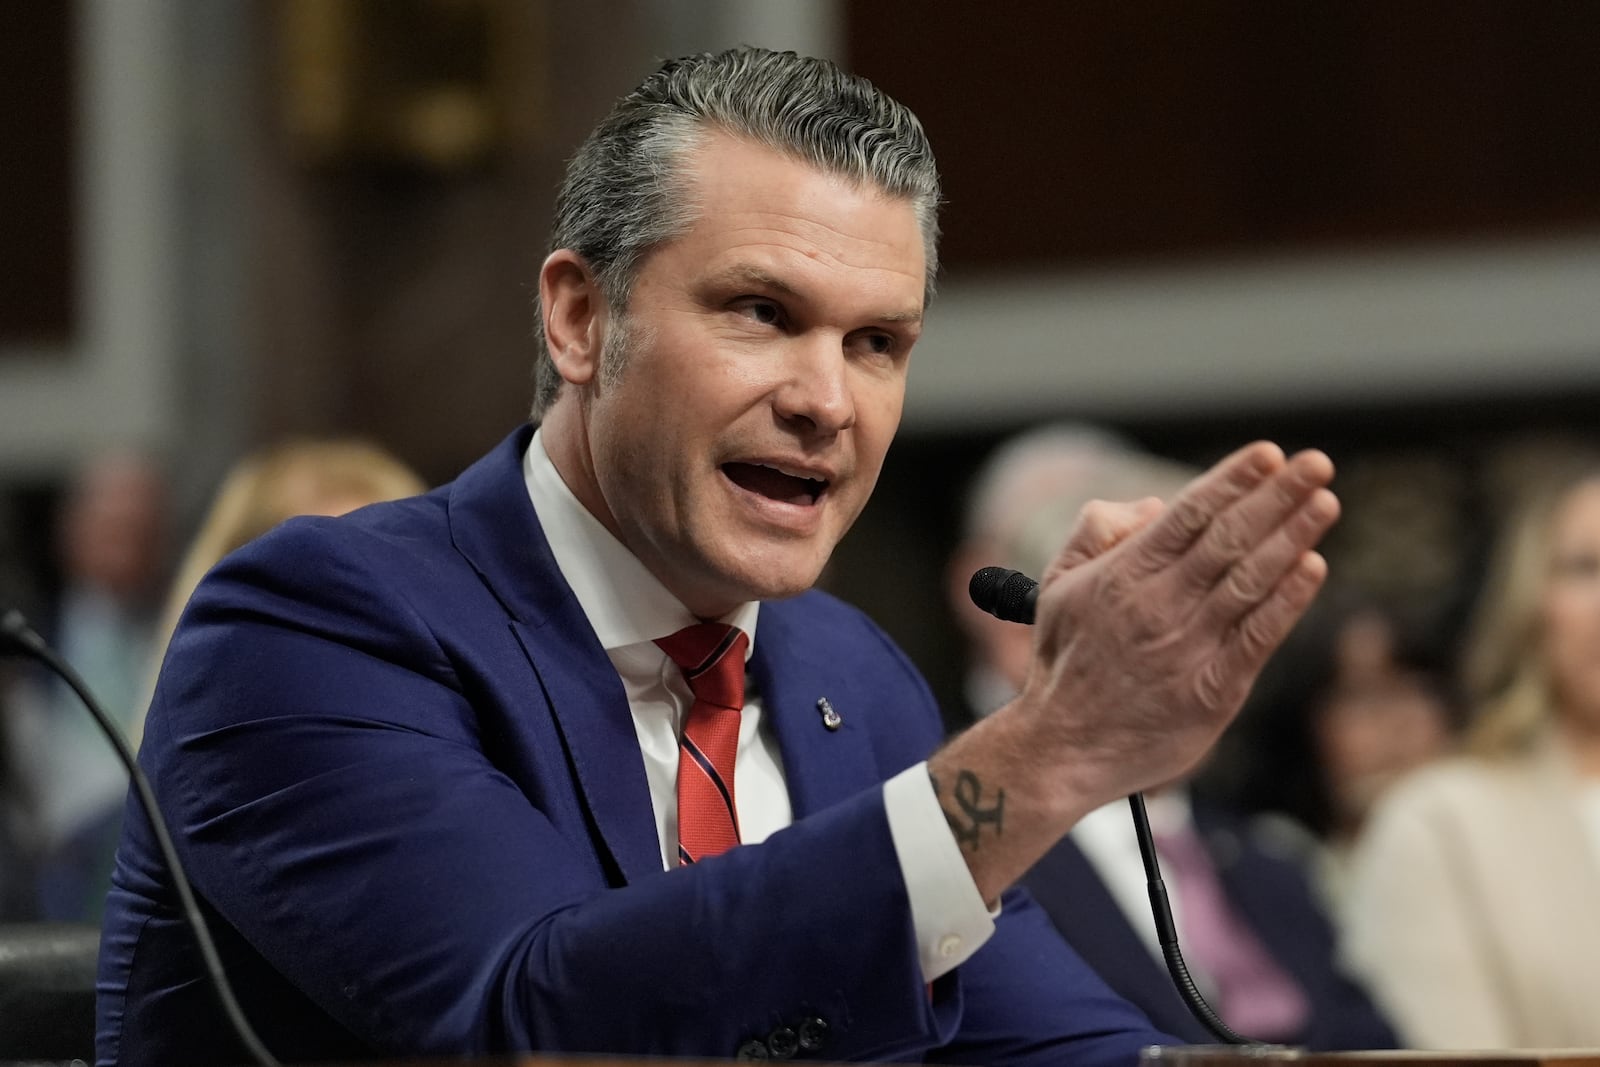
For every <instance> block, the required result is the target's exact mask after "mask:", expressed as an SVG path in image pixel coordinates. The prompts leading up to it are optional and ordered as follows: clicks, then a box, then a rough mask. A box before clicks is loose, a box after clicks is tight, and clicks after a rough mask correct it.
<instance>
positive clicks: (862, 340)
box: [851, 330, 907, 361]
mask: <svg viewBox="0 0 1600 1067" xmlns="http://www.w3.org/2000/svg"><path fill="white" fill-rule="evenodd" d="M851 343H852V344H853V345H854V347H855V349H856V351H857V352H859V353H861V354H862V355H864V356H867V357H869V358H871V359H873V360H876V361H886V360H894V359H896V358H897V357H898V356H899V355H900V354H901V353H902V352H904V351H905V349H906V347H907V346H906V345H904V344H903V343H902V342H901V340H900V338H898V337H896V336H895V335H894V334H892V333H885V332H883V331H882V330H863V331H861V332H860V333H858V334H856V335H855V336H854V337H852V338H851Z"/></svg>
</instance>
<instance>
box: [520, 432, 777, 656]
mask: <svg viewBox="0 0 1600 1067" xmlns="http://www.w3.org/2000/svg"><path fill="white" fill-rule="evenodd" d="M522 476H523V481H524V482H525V483H526V484H527V488H528V497H529V499H531V500H532V501H533V510H534V511H535V512H536V513H538V516H539V524H540V525H541V526H543V527H544V535H545V538H546V539H547V540H548V541H549V542H550V553H551V555H553V556H554V557H555V560H556V566H557V567H559V568H561V574H562V576H563V577H565V578H566V580H567V584H568V585H570V586H571V587H572V592H573V595H574V596H576V597H577V598H578V606H579V607H581V608H582V609H583V613H584V614H585V615H587V616H588V617H589V624H590V625H591V626H593V627H594V632H595V636H597V637H598V638H599V639H600V645H601V647H602V648H604V649H605V650H606V651H608V652H610V651H612V650H614V649H618V648H623V647H626V646H628V645H637V644H642V643H644V642H649V641H654V640H655V639H656V638H658V637H665V636H666V635H668V634H671V633H676V632H677V631H678V630H681V629H683V628H684V627H685V626H689V625H691V624H693V623H695V622H698V621H699V620H698V619H696V618H695V617H694V616H693V615H692V614H690V612H689V609H688V608H686V607H684V606H683V604H682V603H681V602H680V601H679V600H678V598H677V597H675V596H673V595H672V594H671V593H670V592H668V591H667V587H666V586H664V585H662V584H661V582H660V581H659V580H658V579H657V578H656V576H655V575H653V574H651V573H650V571H649V569H648V568H646V567H645V565H644V564H643V563H641V562H639V558H638V557H637V556H635V555H634V554H633V553H632V552H630V551H628V549H627V546H625V545H624V544H623V543H622V542H621V541H618V540H617V539H616V538H615V537H613V536H612V534H611V531H610V530H607V529H606V528H605V527H604V526H603V525H601V523H600V520H599V519H597V518H595V517H594V516H593V515H591V514H590V513H589V510H588V509H587V508H585V507H584V506H583V505H582V504H581V503H580V502H579V501H578V498H577V497H576V496H574V495H573V493H572V490H571V489H569V488H568V487H567V483H566V482H565V481H563V480H562V478H561V474H560V472H558V471H557V470H556V466H555V464H554V463H552V462H551V461H550V454H549V453H548V452H546V451H545V447H544V438H543V431H541V430H535V431H534V434H533V440H532V441H530V442H529V443H528V450H527V452H525V453H524V454H523V457H522ZM760 608H761V603H760V601H755V600H752V601H749V602H747V603H744V604H741V605H739V606H738V607H737V608H735V609H734V610H732V611H730V612H729V613H728V614H726V615H724V616H722V618H721V619H720V620H719V621H721V622H725V623H727V624H729V625H730V626H737V627H738V628H739V629H741V630H743V631H744V632H745V634H746V635H747V636H748V637H749V648H748V649H747V650H746V652H745V656H746V658H747V659H748V658H749V655H750V652H751V651H753V650H754V648H755V642H756V616H757V615H758V614H759V613H760Z"/></svg>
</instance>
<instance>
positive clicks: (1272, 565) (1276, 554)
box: [1202, 488, 1339, 627]
mask: <svg viewBox="0 0 1600 1067" xmlns="http://www.w3.org/2000/svg"><path fill="white" fill-rule="evenodd" d="M1338 518H1339V498H1338V497H1336V496H1334V495H1333V493H1331V492H1329V491H1328V490H1327V489H1321V488H1318V489H1313V490H1312V491H1311V493H1310V495H1309V496H1307V497H1306V498H1305V499H1304V500H1302V501H1300V503H1299V506H1298V507H1296V508H1295V509H1294V510H1293V511H1291V512H1289V514H1288V515H1286V516H1285V517H1284V518H1283V520H1282V522H1280V523H1279V524H1278V525H1277V526H1276V527H1275V528H1274V529H1272V530H1271V531H1270V532H1269V533H1268V534H1267V536H1266V538H1265V539H1263V540H1262V541H1261V543H1260V544H1258V545H1256V546H1255V547H1254V548H1252V549H1250V551H1249V552H1248V553H1247V554H1246V555H1244V556H1243V557H1241V558H1239V559H1237V560H1235V561H1234V562H1233V564H1232V565H1231V566H1229V567H1228V568H1227V570H1225V571H1224V572H1223V573H1222V575H1221V577H1220V578H1219V580H1218V581H1217V582H1216V584H1215V585H1214V586H1212V587H1211V589H1210V590H1209V591H1208V592H1207V594H1206V599H1205V601H1204V604H1203V605H1202V613H1203V614H1202V618H1203V619H1204V621H1205V622H1206V623H1207V624H1209V625H1212V626H1217V627H1227V626H1231V625H1232V624H1233V623H1234V621H1235V620H1236V619H1238V618H1240V617H1241V616H1243V615H1245V614H1246V613H1248V612H1250V611H1252V610H1254V608H1255V607H1256V605H1257V604H1259V603H1261V602H1262V601H1263V600H1265V599H1266V598H1267V597H1268V596H1269V595H1270V594H1271V593H1272V591H1273V590H1274V589H1275V588H1276V586H1277V585H1278V583H1279V582H1281V581H1282V580H1283V578H1284V576H1285V575H1287V574H1288V573H1289V572H1290V570H1291V569H1292V568H1293V567H1294V566H1295V565H1296V564H1297V563H1298V562H1299V561H1300V559H1301V557H1302V556H1304V555H1305V553H1306V552H1307V551H1308V550H1309V549H1311V548H1312V547H1313V546H1314V545H1316V544H1317V542H1319V541H1321V540H1322V536H1323V535H1324V534H1325V533H1327V532H1328V529H1329V528H1330V527H1331V526H1332V525H1333V524H1334V522H1336V521H1337V520H1338Z"/></svg>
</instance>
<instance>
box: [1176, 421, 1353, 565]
mask: <svg viewBox="0 0 1600 1067" xmlns="http://www.w3.org/2000/svg"><path fill="white" fill-rule="evenodd" d="M1332 479H1333V462H1332V461H1331V460H1330V459H1328V457H1327V456H1326V455H1324V454H1323V453H1321V452H1316V451H1308V452H1300V453H1297V454H1296V455H1294V456H1293V457H1292V458H1291V459H1289V460H1288V461H1287V462H1286V463H1285V464H1284V466H1283V469H1282V470H1280V471H1278V472H1277V473H1276V474H1274V475H1273V476H1272V477H1270V478H1268V479H1267V480H1266V481H1264V482H1262V483H1261V485H1259V486H1257V487H1256V488H1255V489H1254V490H1253V491H1252V492H1250V493H1249V494H1247V495H1246V496H1244V497H1242V498H1241V499H1239V500H1238V501H1236V502H1235V503H1234V504H1233V505H1232V506H1230V507H1229V508H1227V509H1226V510H1224V511H1222V512H1221V513H1220V514H1218V515H1217V516H1216V518H1214V519H1213V520H1212V522H1211V524H1210V525H1209V526H1208V527H1206V530H1205V532H1204V533H1203V534H1201V535H1200V537H1199V538H1198V539H1197V540H1196V541H1195V544H1194V546H1193V548H1191V549H1190V551H1189V552H1188V554H1187V555H1186V556H1185V558H1184V560H1183V565H1182V566H1183V576H1184V580H1185V583H1186V584H1187V585H1188V586H1189V588H1191V589H1192V590H1194V591H1196V592H1201V591H1204V590H1206V589H1209V588H1211V586H1213V585H1215V584H1216V583H1217V582H1218V581H1220V580H1222V578H1223V577H1224V576H1225V575H1226V574H1228V573H1229V572H1230V570H1231V569H1233V568H1235V567H1237V566H1238V565H1239V564H1240V562H1241V561H1243V560H1245V559H1247V558H1249V557H1250V556H1251V554H1253V553H1254V552H1256V551H1257V549H1258V548H1259V547H1260V546H1261V545H1262V544H1263V543H1264V542H1266V541H1268V540H1269V539H1271V538H1273V537H1274V536H1277V535H1278V533H1279V532H1280V529H1281V528H1282V527H1283V526H1284V524H1285V523H1287V522H1289V520H1290V519H1291V517H1293V516H1295V515H1297V514H1298V513H1299V512H1300V511H1301V509H1303V508H1304V507H1305V505H1306V503H1307V501H1308V500H1309V499H1310V498H1311V497H1312V496H1314V495H1315V494H1317V493H1319V492H1322V493H1326V489H1325V488H1324V487H1325V486H1326V485H1327V484H1328V483H1329V482H1330V481H1332ZM1329 496H1330V497H1331V494H1329ZM1330 502H1331V501H1330ZM1331 503H1333V506H1334V512H1333V515H1332V516H1329V517H1328V521H1329V522H1330V523H1331V521H1332V519H1333V518H1336V517H1337V515H1338V511H1337V502H1331ZM1301 526H1302V527H1304V528H1305V529H1304V532H1306V533H1308V534H1310V539H1309V540H1302V541H1301V543H1300V544H1299V547H1300V548H1301V549H1305V548H1310V547H1311V546H1312V545H1313V544H1315V543H1316V538H1318V537H1320V536H1321V535H1322V530H1323V529H1326V526H1325V525H1324V526H1323V527H1321V528H1318V529H1312V528H1310V527H1308V526H1307V525H1306V524H1304V523H1302V524H1301ZM1287 563H1288V561H1287V560H1285V561H1284V564H1285V566H1286V565H1287ZM1270 577H1271V578H1272V579H1273V580H1276V575H1272V576H1270ZM1264 591H1265V590H1263V592H1264Z"/></svg>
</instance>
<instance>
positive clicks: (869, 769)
mask: <svg viewBox="0 0 1600 1067" xmlns="http://www.w3.org/2000/svg"><path fill="white" fill-rule="evenodd" d="M815 647H816V646H815V642H807V641H806V640H804V635H803V634H801V633H799V632H797V630H796V626H795V623H794V620H793V619H792V618H791V616H790V615H789V614H788V613H786V612H784V611H783V610H782V609H781V605H772V604H764V605H763V606H762V608H761V625H760V629H759V630H758V631H757V633H756V647H755V652H754V654H753V655H752V656H751V664H750V670H751V675H752V677H753V678H754V679H755V683H756V685H757V687H758V691H759V692H760V694H761V702H762V707H763V708H764V713H765V714H766V715H767V716H768V717H769V720H770V722H771V724H772V730H773V735H774V736H775V737H776V738H777V741H778V751H779V753H780V754H781V755H782V757H783V773H784V778H785V780H786V782H787V784H788V790H789V803H790V804H791V805H792V806H793V808H794V817H795V818H796V819H799V818H803V817H804V816H806V815H810V814H812V813H813V812H816V811H818V810H820V809H822V808H826V807H828V806H829V805H831V804H835V803H838V802H839V801H841V800H844V799H846V798H847V797H850V796H853V795H855V794H856V793H859V792H861V791H862V790H863V789H866V788H868V787H870V786H872V785H875V784H877V783H878V782H879V781H880V780H881V779H882V777H883V776H882V774H880V773H879V769H878V766H877V763H876V761H875V759H874V757H873V752H872V746H871V743H870V741H869V739H868V733H867V728H866V716H867V715H868V714H869V713H870V711H871V709H869V708H866V707H863V706H861V705H859V704H858V703H857V702H856V699H855V698H856V695H857V690H856V689H855V688H854V687H853V686H852V685H851V684H850V679H849V678H848V677H845V674H846V673H847V672H842V671H841V670H840V669H839V666H838V664H832V663H824V662H822V661H821V660H820V659H818V658H816V657H815V652H814V650H815ZM808 651H810V653H811V654H808ZM824 697H825V698H827V700H828V702H829V704H830V705H831V706H832V707H833V708H834V710H835V711H836V712H837V713H838V715H839V718H840V722H839V728H838V729H837V730H830V729H828V728H827V726H826V725H825V723H824V721H823V713H822V711H821V710H819V709H818V707H817V701H818V700H820V699H822V698H824Z"/></svg>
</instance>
